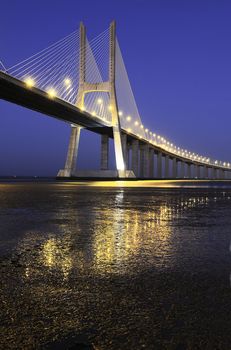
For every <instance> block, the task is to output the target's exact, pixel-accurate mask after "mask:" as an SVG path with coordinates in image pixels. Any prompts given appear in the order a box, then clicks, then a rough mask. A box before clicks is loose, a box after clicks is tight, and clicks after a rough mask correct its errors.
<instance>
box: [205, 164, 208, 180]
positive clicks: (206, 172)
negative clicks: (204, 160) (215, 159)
mask: <svg viewBox="0 0 231 350" xmlns="http://www.w3.org/2000/svg"><path fill="white" fill-rule="evenodd" d="M204 178H205V179H208V178H209V168H208V167H207V166H206V165H205V166H204Z"/></svg>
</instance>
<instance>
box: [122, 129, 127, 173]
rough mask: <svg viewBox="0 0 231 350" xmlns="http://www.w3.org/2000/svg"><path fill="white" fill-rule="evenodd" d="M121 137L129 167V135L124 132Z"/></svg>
mask: <svg viewBox="0 0 231 350" xmlns="http://www.w3.org/2000/svg"><path fill="white" fill-rule="evenodd" d="M121 139H122V148H123V154H124V160H125V163H126V169H128V167H129V164H128V163H129V153H128V152H129V149H128V145H127V135H126V134H122V135H121Z"/></svg>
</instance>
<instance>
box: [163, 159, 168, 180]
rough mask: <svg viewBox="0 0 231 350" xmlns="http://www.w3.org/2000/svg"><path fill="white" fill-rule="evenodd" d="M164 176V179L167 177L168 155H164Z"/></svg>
mask: <svg viewBox="0 0 231 350" xmlns="http://www.w3.org/2000/svg"><path fill="white" fill-rule="evenodd" d="M164 177H165V178H166V179H168V178H169V156H168V155H166V156H165V169H164Z"/></svg>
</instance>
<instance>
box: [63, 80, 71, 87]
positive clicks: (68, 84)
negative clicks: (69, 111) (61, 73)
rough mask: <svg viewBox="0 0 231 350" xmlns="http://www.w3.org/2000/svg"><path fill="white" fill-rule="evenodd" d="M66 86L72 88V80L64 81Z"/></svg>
mask: <svg viewBox="0 0 231 350" xmlns="http://www.w3.org/2000/svg"><path fill="white" fill-rule="evenodd" d="M64 84H65V85H66V86H67V87H70V86H71V79H69V78H66V79H64Z"/></svg>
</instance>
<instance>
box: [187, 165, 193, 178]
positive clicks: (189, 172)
mask: <svg viewBox="0 0 231 350" xmlns="http://www.w3.org/2000/svg"><path fill="white" fill-rule="evenodd" d="M191 177H192V172H191V164H190V163H188V164H187V178H189V179H191Z"/></svg>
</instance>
